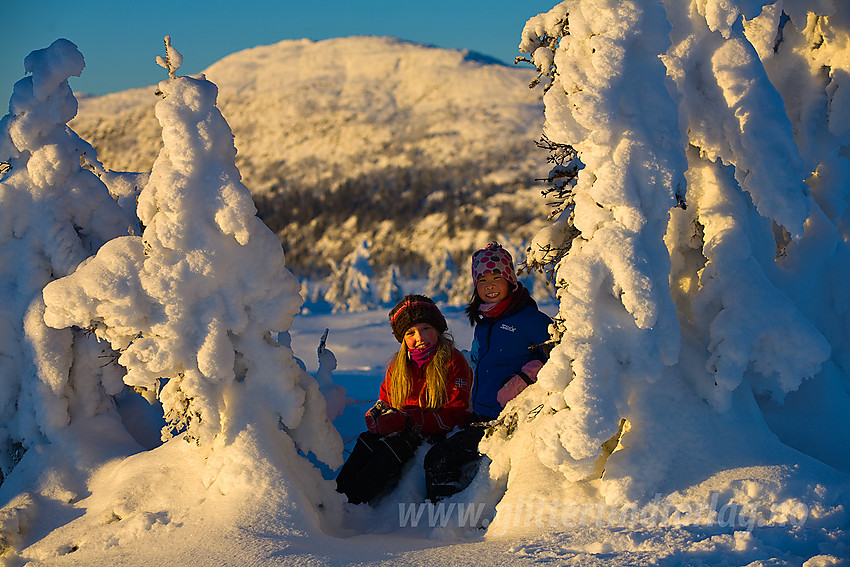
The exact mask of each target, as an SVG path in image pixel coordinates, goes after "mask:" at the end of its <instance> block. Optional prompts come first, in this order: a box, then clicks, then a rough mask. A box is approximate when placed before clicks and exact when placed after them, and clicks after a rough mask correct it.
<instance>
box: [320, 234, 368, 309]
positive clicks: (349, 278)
mask: <svg viewBox="0 0 850 567" xmlns="http://www.w3.org/2000/svg"><path fill="white" fill-rule="evenodd" d="M369 255H370V252H369V244H368V243H367V242H366V241H365V240H364V241H361V242H360V244H358V245H357V246H356V247H355V248H354V250H352V251H351V253H350V254H349V255H348V256H346V257H345V258H344V259H343V260H342V262H341V263H340V265H339V266H335V267H334V269H333V270H332V272H331V275H330V276H329V277H328V291H327V292H326V293H325V301H327V302H328V303H330V304H331V305H332V306H333V311H334V312H338V311H365V310H367V309H372V308H374V307H375V306H376V302H375V292H374V290H373V289H372V277H373V275H374V272H373V271H372V265H371V263H370V262H369Z"/></svg>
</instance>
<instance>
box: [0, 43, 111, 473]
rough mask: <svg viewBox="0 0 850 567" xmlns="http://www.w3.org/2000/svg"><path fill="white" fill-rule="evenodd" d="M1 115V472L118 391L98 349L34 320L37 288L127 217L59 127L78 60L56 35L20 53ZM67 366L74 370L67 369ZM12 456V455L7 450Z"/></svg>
mask: <svg viewBox="0 0 850 567" xmlns="http://www.w3.org/2000/svg"><path fill="white" fill-rule="evenodd" d="M24 67H25V69H26V71H27V73H28V75H27V76H26V77H24V78H23V79H21V80H20V81H18V82H17V83H16V84H15V87H14V91H13V94H12V98H11V100H10V102H9V114H7V115H6V116H5V117H3V119H2V121H0V161H3V162H5V163H6V164H7V165H6V167H5V168H4V169H6V170H7V171H6V172H5V173H4V174H2V176H0V297H2V302H0V329H2V330H0V392H2V393H0V424H2V426H0V453H2V455H0V471H2V472H3V473H4V474H5V473H7V472H8V471H9V468H10V467H11V465H12V464H13V463H12V460H13V458H10V452H9V451H10V449H11V450H12V453H13V454H14V453H17V455H19V454H20V449H21V448H26V447H30V446H31V445H32V444H34V443H37V442H40V441H42V440H44V439H45V438H46V439H50V438H51V437H52V436H53V435H54V434H55V433H56V432H57V431H58V430H60V429H62V428H64V427H65V426H66V425H67V424H68V423H69V422H70V421H71V420H72V419H76V418H83V417H88V416H91V415H94V414H96V413H99V412H104V411H108V410H109V404H108V403H107V402H106V394H115V393H117V392H118V391H120V390H121V388H122V385H121V381H120V376H118V375H116V373H115V372H114V369H113V368H104V369H101V368H99V366H100V365H102V364H103V360H102V359H101V360H99V359H98V358H97V357H98V355H100V354H101V353H102V352H103V349H102V348H99V347H98V346H97V345H96V344H95V342H94V341H93V340H92V341H88V340H87V339H86V338H85V337H83V336H82V335H81V334H80V333H79V332H72V331H71V330H70V329H63V330H56V329H51V328H49V327H47V326H45V324H44V322H43V320H42V312H43V310H44V305H43V303H42V300H41V290H42V287H43V286H44V285H45V284H47V283H48V282H50V281H51V280H53V279H55V278H57V277H61V276H64V275H66V274H69V273H71V272H73V271H74V269H75V268H76V267H77V265H78V264H79V263H80V262H82V261H84V260H85V259H86V258H87V257H88V256H90V255H91V254H93V253H94V252H96V251H97V249H98V248H99V247H100V246H101V244H102V243H103V242H105V241H107V240H109V239H110V238H113V237H115V236H119V235H122V234H127V233H128V216H127V215H125V214H124V212H123V211H122V210H121V209H120V208H119V206H118V204H117V203H116V202H115V200H114V199H113V198H112V197H111V196H110V194H109V191H108V190H107V187H106V186H105V185H104V184H103V182H102V181H101V180H100V179H99V178H98V177H97V176H96V175H95V174H93V173H92V172H91V171H89V170H87V169H83V168H82V167H81V166H80V159H81V157H82V156H85V159H86V160H95V161H96V159H97V158H96V154H95V151H94V149H93V148H92V147H91V146H90V145H89V144H88V143H86V142H85V141H83V140H82V139H80V138H79V136H77V135H76V134H75V133H74V132H73V131H72V130H70V129H69V128H68V126H67V122H68V121H70V120H71V119H72V118H73V117H74V116H75V115H76V113H77V100H76V99H75V98H74V96H73V94H72V92H71V88H70V86H69V85H68V79H69V77H71V76H79V75H80V74H81V73H82V71H83V68H84V67H85V62H84V60H83V56H82V54H81V53H80V52H79V50H78V49H77V47H76V46H75V45H74V44H73V43H71V42H70V41H68V40H65V39H59V40H56V41H55V42H53V44H51V45H50V46H49V47H47V48H45V49H39V50H37V51H33V52H32V53H30V54H29V55H27V57H26V59H25V60H24ZM72 365H73V368H72ZM13 457H14V455H13Z"/></svg>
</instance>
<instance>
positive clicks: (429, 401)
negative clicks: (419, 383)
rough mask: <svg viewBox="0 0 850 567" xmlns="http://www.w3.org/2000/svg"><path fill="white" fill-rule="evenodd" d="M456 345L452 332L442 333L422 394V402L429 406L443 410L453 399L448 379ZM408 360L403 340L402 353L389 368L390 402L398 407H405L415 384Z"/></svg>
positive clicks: (439, 336)
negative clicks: (450, 399)
mask: <svg viewBox="0 0 850 567" xmlns="http://www.w3.org/2000/svg"><path fill="white" fill-rule="evenodd" d="M453 348H454V341H453V340H452V337H451V335H449V334H448V333H438V335H437V351H436V352H435V353H434V358H432V359H431V361H430V362H428V365H427V366H426V367H425V388H423V389H422V392H420V394H419V405H420V406H422V407H423V408H425V409H434V410H436V409H440V408H441V407H443V406H444V405H445V403H446V402H447V401H448V399H449V396H448V392H447V391H446V383H447V382H448V372H449V361H451V359H452V349H453ZM407 362H408V355H407V345H406V344H405V343H404V341H402V343H401V348H400V349H398V354H396V356H395V358H394V359H393V361H392V362H391V363H390V370H389V375H390V404H391V405H392V406H393V407H394V408H397V409H402V406H404V403H405V402H406V401H407V398H408V396H410V389H411V387H412V386H413V383H412V382H413V381H412V380H411V377H410V373H409V372H408V369H407ZM423 398H424V399H423Z"/></svg>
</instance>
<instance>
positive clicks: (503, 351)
mask: <svg viewBox="0 0 850 567" xmlns="http://www.w3.org/2000/svg"><path fill="white" fill-rule="evenodd" d="M472 279H473V281H474V282H475V292H474V293H473V295H472V300H471V301H470V303H469V305H468V306H467V308H466V314H467V316H468V317H469V321H470V323H472V324H473V325H475V339H474V340H473V342H472V348H471V349H470V355H471V357H472V369H473V373H474V379H473V383H472V394H471V396H470V405H471V406H472V411H473V412H474V413H476V414H478V416H480V419H481V420H484V421H489V420H492V419H495V418H496V417H497V416H498V415H499V412H501V411H502V408H503V407H505V404H506V403H507V402H508V401H510V400H511V399H513V398H514V397H516V395H517V394H519V393H520V392H521V391H522V390H524V389H525V387H526V386H528V385H529V384H532V383H533V382H535V381H536V380H537V371H538V370H540V368H541V367H542V366H543V362H544V361H545V359H546V357H545V354H544V350H543V344H544V343H546V342H547V341H548V340H549V325H550V324H551V323H552V320H551V319H550V318H549V316H548V315H546V314H545V313H542V312H541V311H540V310H539V309H538V308H537V303H536V302H535V301H534V299H532V298H531V295H529V293H528V290H527V289H525V288H524V287H523V286H522V284H521V283H519V282H517V279H516V274H515V272H514V265H513V259H512V258H511V255H510V254H509V253H508V251H507V250H505V249H504V248H502V247H501V246H500V245H499V243H498V242H491V243H490V244H488V245H487V247H486V248H484V249H483V250H479V251H477V252H476V253H475V254H473V255H472Z"/></svg>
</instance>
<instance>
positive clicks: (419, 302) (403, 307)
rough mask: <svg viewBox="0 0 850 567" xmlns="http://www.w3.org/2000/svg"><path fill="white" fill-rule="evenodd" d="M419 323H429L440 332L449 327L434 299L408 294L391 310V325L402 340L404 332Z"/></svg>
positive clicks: (396, 336)
mask: <svg viewBox="0 0 850 567" xmlns="http://www.w3.org/2000/svg"><path fill="white" fill-rule="evenodd" d="M418 323H428V324H429V325H431V326H432V327H434V328H435V329H436V330H437V332H439V333H440V334H442V333H445V332H446V330H447V329H448V328H449V326H448V324H447V323H446V318H445V317H443V314H442V313H441V312H440V308H439V307H437V304H436V303H434V300H432V299H431V298H430V297H425V296H424V295H408V296H406V297H405V298H404V299H402V300H401V301H399V302H398V305H396V306H395V307H393V308H392V309H391V310H390V326H392V328H393V336H395V338H396V340H397V341H398V342H402V341H403V340H404V333H406V332H407V330H408V329H409V328H411V327H412V326H413V325H416V324H418Z"/></svg>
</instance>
